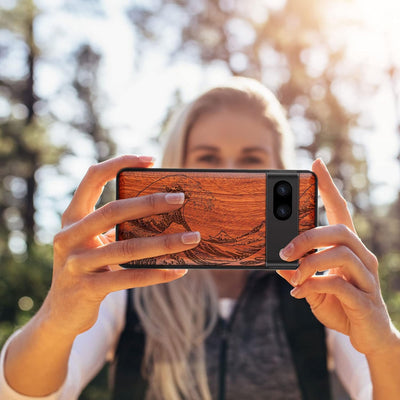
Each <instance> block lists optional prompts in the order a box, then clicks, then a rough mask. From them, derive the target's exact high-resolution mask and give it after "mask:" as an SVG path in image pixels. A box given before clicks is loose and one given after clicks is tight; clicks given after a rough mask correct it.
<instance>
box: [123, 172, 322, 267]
mask: <svg viewBox="0 0 400 400" xmlns="http://www.w3.org/2000/svg"><path fill="white" fill-rule="evenodd" d="M317 186H318V185H317V177H316V175H315V174H314V173H313V172H312V171H306V170H305V171H303V170H300V171H297V170H228V169H218V170H213V169H171V168H140V169H139V168H126V169H123V170H121V171H119V173H118V175H117V199H126V198H130V197H138V196H144V195H148V194H152V193H157V192H184V193H185V202H184V204H183V205H182V206H181V207H180V208H179V209H177V210H175V211H172V212H168V213H164V214H158V215H153V216H150V217H145V218H140V219H136V220H131V221H125V222H123V223H121V224H118V225H117V227H116V240H125V239H131V238H136V237H150V236H155V235H163V234H167V233H177V232H185V231H199V232H200V233H201V241H200V243H199V244H198V245H197V247H195V248H193V249H190V250H186V251H184V252H180V253H175V254H168V255H163V256H159V257H153V258H146V259H141V260H132V261H131V262H129V263H126V264H122V266H123V267H125V268H152V267H154V268H169V266H170V267H171V268H177V267H178V268H179V267H182V268H216V269H246V268H250V269H295V268H297V267H298V261H293V262H286V261H283V260H282V259H281V258H280V257H279V250H280V249H281V248H283V247H284V246H286V245H287V244H288V243H289V242H290V241H291V240H292V239H293V238H294V237H295V236H297V235H298V234H299V233H301V232H304V231H305V230H307V229H311V228H314V227H315V226H316V225H317V218H318V216H317V210H318V205H317Z"/></svg>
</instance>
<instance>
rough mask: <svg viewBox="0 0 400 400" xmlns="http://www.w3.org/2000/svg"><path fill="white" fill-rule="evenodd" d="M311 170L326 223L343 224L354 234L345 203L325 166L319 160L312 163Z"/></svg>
mask: <svg viewBox="0 0 400 400" xmlns="http://www.w3.org/2000/svg"><path fill="white" fill-rule="evenodd" d="M312 170H313V171H314V172H315V173H316V175H317V177H318V190H319V193H320V194H321V198H322V201H323V202H324V206H325V210H326V216H327V218H328V222H329V223H330V224H331V225H334V224H344V225H346V226H347V227H348V228H349V229H350V230H352V231H353V232H354V233H356V229H355V227H354V224H353V220H352V218H351V215H350V211H349V208H348V207H347V202H346V200H345V199H344V198H343V196H342V195H341V194H340V192H339V189H338V188H337V187H336V185H335V183H334V182H333V179H332V177H331V175H330V174H329V171H328V169H327V168H326V165H325V164H324V162H323V161H322V160H321V159H320V158H318V159H317V160H315V161H314V162H313V164H312Z"/></svg>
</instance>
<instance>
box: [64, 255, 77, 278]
mask: <svg viewBox="0 0 400 400" xmlns="http://www.w3.org/2000/svg"><path fill="white" fill-rule="evenodd" d="M79 266H80V257H79V256H78V255H77V254H71V255H70V256H69V257H68V258H67V261H66V263H65V268H66V269H67V271H68V272H69V273H71V274H77V273H78V272H79V270H80V268H79Z"/></svg>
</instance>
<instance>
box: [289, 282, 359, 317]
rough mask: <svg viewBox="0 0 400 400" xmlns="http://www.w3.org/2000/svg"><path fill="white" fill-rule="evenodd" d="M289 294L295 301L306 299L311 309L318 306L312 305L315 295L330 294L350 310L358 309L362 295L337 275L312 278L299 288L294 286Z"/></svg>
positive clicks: (316, 297)
mask: <svg viewBox="0 0 400 400" xmlns="http://www.w3.org/2000/svg"><path fill="white" fill-rule="evenodd" d="M290 294H291V295H292V296H293V297H295V298H296V299H301V298H304V297H305V298H307V301H308V302H309V303H310V306H311V308H313V309H315V308H316V307H317V305H319V304H312V299H318V296H316V294H331V295H334V296H336V297H337V298H338V299H339V301H340V302H341V303H342V304H343V305H345V306H347V307H349V308H350V309H353V310H354V309H357V308H360V305H361V304H362V303H363V298H364V293H363V292H361V291H360V290H359V289H357V288H356V287H355V286H353V285H352V284H351V283H349V282H347V281H346V280H344V279H343V278H341V277H339V276H338V275H322V276H313V277H312V278H310V279H308V280H307V281H305V282H304V283H303V284H302V285H301V286H296V287H295V288H294V289H292V291H291V292H290Z"/></svg>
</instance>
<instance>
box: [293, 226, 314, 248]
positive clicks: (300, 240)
mask: <svg viewBox="0 0 400 400" xmlns="http://www.w3.org/2000/svg"><path fill="white" fill-rule="evenodd" d="M313 236H314V235H313V232H312V231H311V230H310V229H309V230H306V231H305V232H303V233H302V234H301V235H300V236H299V237H298V238H297V239H295V240H296V243H295V245H299V244H302V243H305V242H308V241H310V240H311V239H312V238H313Z"/></svg>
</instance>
